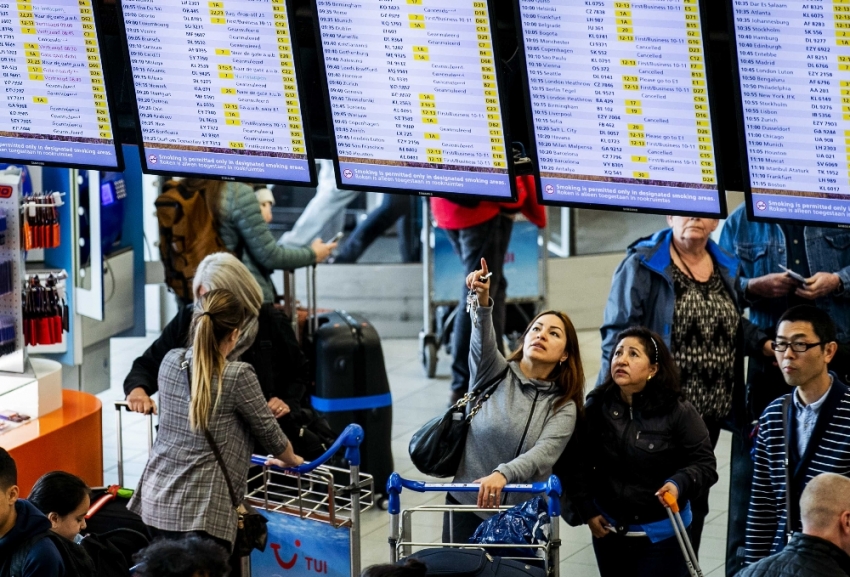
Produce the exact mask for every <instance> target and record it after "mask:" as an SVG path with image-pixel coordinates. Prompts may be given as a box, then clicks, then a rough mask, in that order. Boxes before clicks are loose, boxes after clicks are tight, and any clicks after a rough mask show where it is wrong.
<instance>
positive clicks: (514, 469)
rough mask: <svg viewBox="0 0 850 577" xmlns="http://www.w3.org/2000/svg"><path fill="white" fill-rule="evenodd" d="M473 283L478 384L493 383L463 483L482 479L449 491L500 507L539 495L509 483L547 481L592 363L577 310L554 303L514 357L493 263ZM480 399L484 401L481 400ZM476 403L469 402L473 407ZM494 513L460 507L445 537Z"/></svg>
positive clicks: (461, 500) (468, 449)
mask: <svg viewBox="0 0 850 577" xmlns="http://www.w3.org/2000/svg"><path fill="white" fill-rule="evenodd" d="M466 284H467V286H468V287H469V288H470V289H471V290H474V291H475V292H476V294H477V295H478V302H479V303H480V305H481V306H479V307H478V308H477V309H476V310H475V311H473V315H474V316H473V323H472V324H473V328H472V339H471V343H470V353H469V370H470V382H469V388H470V391H472V390H474V389H476V388H477V387H479V386H482V385H485V386H486V387H487V388H488V389H489V388H492V391H491V392H490V393H489V395H488V397H487V398H486V399H485V400H484V401H483V402H482V403H481V404H480V408H479V409H478V410H477V412H476V414H475V416H474V418H473V419H472V422H471V426H470V429H469V435H468V436H467V439H466V445H465V447H464V451H463V457H462V458H461V461H460V466H459V467H458V471H457V474H456V475H455V478H454V482H455V483H480V485H481V487H480V489H479V491H478V494H477V496H476V494H474V493H449V494H448V495H447V497H446V501H447V502H448V503H451V504H464V505H477V506H478V507H479V508H497V507H498V506H499V505H501V504H513V503H520V502H522V501H525V500H527V499H529V498H530V497H531V495H528V494H518V493H512V494H510V495H509V496H507V495H506V496H505V498H503V495H502V489H503V488H504V486H505V485H506V484H508V483H531V482H536V481H543V480H545V479H547V478H548V477H549V475H551V474H552V466H553V465H554V464H555V461H557V460H558V457H559V456H560V455H561V453H562V452H563V450H564V447H565V446H566V444H567V441H569V439H570V435H572V432H573V429H574V428H575V422H576V417H577V415H578V414H579V413H580V412H581V410H582V405H583V400H584V370H583V368H582V364H581V355H580V353H579V344H578V337H577V335H576V331H575V327H573V324H572V322H571V321H570V319H569V317H568V316H567V315H565V314H564V313H562V312H558V311H546V312H543V313H540V314H539V315H537V316H536V317H534V319H533V320H532V321H531V323H530V324H529V325H528V327H527V328H526V329H525V332H524V333H523V335H522V339H521V344H520V346H519V347H518V348H517V350H516V351H514V352H513V353H512V354H511V355H510V356H509V357H508V358H507V359H505V357H503V356H502V353H501V352H500V349H499V346H498V343H497V341H496V333H495V331H494V329H493V319H492V311H493V307H492V301H491V300H490V287H489V284H490V283H489V279H488V278H487V263H486V261H485V260H484V259H481V270H477V271H475V272H473V273H471V274H470V275H469V276H468V277H467V279H466ZM474 405H475V406H478V401H475V402H474ZM468 406H469V405H467V407H468ZM488 516H489V515H487V514H484V513H481V514H477V513H455V514H454V515H452V518H453V521H452V527H451V529H452V532H451V533H450V526H449V516H448V514H446V516H445V518H444V520H443V541H444V542H454V543H463V542H465V541H466V540H467V538H468V537H469V536H471V535H472V533H473V532H474V531H475V529H476V528H477V526H478V525H479V524H480V523H481V522H482V521H483V520H484V519H486V518H487V517H488Z"/></svg>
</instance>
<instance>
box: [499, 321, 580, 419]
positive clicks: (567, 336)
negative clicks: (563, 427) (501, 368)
mask: <svg viewBox="0 0 850 577" xmlns="http://www.w3.org/2000/svg"><path fill="white" fill-rule="evenodd" d="M546 315H553V316H556V317H558V318H559V319H560V320H561V322H562V323H564V329H565V330H564V340H565V341H566V344H565V345H564V353H566V355H567V360H566V361H564V362H563V363H559V364H558V365H557V366H555V368H554V369H552V372H551V373H550V374H549V380H551V381H552V382H554V383H557V385H558V387H559V388H560V389H561V392H562V393H563V396H562V397H561V398H560V399H559V400H558V401H557V402H556V403H555V405H554V407H553V410H555V411H557V410H558V409H560V408H561V407H563V406H564V405H566V404H567V403H568V402H569V401H573V402H574V403H575V404H576V411H578V413H581V412H582V410H583V409H584V368H583V367H582V365H581V352H580V351H579V346H578V335H577V334H576V329H575V326H573V322H572V321H571V320H570V317H568V316H567V314H566V313H562V312H561V311H543V312H542V313H540V314H538V315H537V316H536V317H534V318H533V319H531V322H530V323H528V326H527V327H525V331H524V332H523V333H522V336H521V337H520V338H519V346H518V347H517V349H516V350H515V351H514V352H513V353H511V355H510V356H509V357H508V361H521V360H522V355H523V345H524V343H525V335H527V334H528V331H530V330H531V327H533V326H534V323H536V322H537V321H538V319H539V318H540V317H545V316H546Z"/></svg>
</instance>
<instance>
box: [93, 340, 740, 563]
mask: <svg viewBox="0 0 850 577" xmlns="http://www.w3.org/2000/svg"><path fill="white" fill-rule="evenodd" d="M598 335H599V333H598V332H596V331H588V332H584V333H581V334H580V335H579V338H580V341H581V348H582V351H583V352H584V355H583V358H584V360H585V372H586V374H587V375H588V376H589V377H590V378H589V379H588V380H589V381H590V382H591V383H592V382H594V381H595V376H596V373H597V372H598V369H599V360H598V352H597V351H599V336H598ZM151 340H152V338H146V339H143V338H134V339H113V341H112V389H110V390H109V391H106V392H104V393H102V394H101V395H99V396H100V397H101V399H102V400H104V401H105V402H111V401H113V400H116V399H122V398H123V391H122V389H121V383H122V381H123V379H124V376H125V375H126V374H127V372H128V370H129V368H130V366H131V364H132V361H133V359H134V358H135V357H136V356H138V355H139V354H141V353H142V352H143V351H144V349H145V348H146V347H147V345H148V343H149V342H150V341H151ZM383 348H384V357H385V359H386V365H387V373H388V375H389V380H390V386H391V388H392V393H393V443H392V447H393V456H394V458H395V467H396V470H397V471H399V472H400V473H401V474H402V475H403V476H405V477H410V478H421V475H420V474H418V473H417V471H416V469H415V468H414V467H413V465H412V464H411V462H410V459H409V457H408V456H407V443H408V441H409V440H410V435H411V433H412V432H413V431H415V430H416V429H417V428H418V427H419V426H421V425H422V424H423V423H424V422H425V421H427V420H428V419H430V418H432V417H434V416H436V415H438V414H439V413H440V412H441V411H443V410H444V409H445V405H446V401H447V399H448V389H449V380H448V378H449V377H448V375H449V361H448V358H447V357H446V356H445V355H442V356H441V360H440V364H439V366H438V370H437V377H436V378H435V379H427V378H426V377H425V376H424V373H423V370H422V367H421V365H420V362H419V355H418V343H417V341H416V340H415V339H394V340H385V341H383ZM113 413H114V411H112V410H110V409H109V408H108V407H107V409H106V410H105V412H104V419H103V438H104V471H105V481H106V483H113V482H117V478H118V477H117V465H116V456H115V454H116V440H115V438H116V435H115V430H116V428H115V416H114V414H113ZM144 427H145V423H144V418H143V417H141V416H140V415H136V414H128V415H126V416H125V419H124V426H123V430H124V443H125V466H124V470H125V481H124V484H125V485H126V486H128V487H134V486H135V484H136V483H137V481H138V478H139V475H140V474H141V472H142V469H143V468H144V464H145V460H146V456H147V449H146V443H147V434H146V432H145V428H144ZM729 450H730V437H729V435H728V434H727V433H723V434H722V435H721V437H720V442H719V444H718V447H717V461H718V467H719V468H720V470H719V473H720V482H719V483H718V484H717V485H716V486H715V487H714V488H713V489H712V491H711V497H710V506H711V513H710V514H709V516H708V519H707V523H706V528H705V533H704V537H703V544H702V547H701V552H700V561H701V564H702V570H703V573H704V574H705V575H706V576H707V577H708V576H711V577H719V576H721V575H723V574H724V571H723V563H724V558H725V543H726V510H727V501H728V494H729ZM442 498H443V497H442V495H441V494H434V493H424V494H417V493H412V492H410V493H405V494H403V499H402V506H403V507H410V506H414V505H421V504H426V503H438V502H441V501H442ZM440 522H441V521H440V519H439V518H437V517H436V516H434V518H433V519H431V518H429V517H428V516H424V515H423V517H421V519H420V521H418V522H415V523H414V538H415V539H416V540H417V541H420V540H428V541H437V540H438V539H439V537H440ZM387 534H388V515H387V513H386V512H385V511H380V510H371V511H368V512H367V513H366V514H365V515H364V519H363V529H362V535H363V537H362V552H363V563H364V567H365V566H367V565H369V564H372V563H382V562H386V561H388V559H389V549H388V545H387ZM561 539H562V541H563V545H562V547H561V555H560V558H561V575H563V576H565V577H590V576H597V575H599V573H598V571H597V569H596V559H595V557H594V555H593V548H592V547H591V545H590V542H591V541H590V540H591V537H590V532H589V531H588V529H587V527H575V528H574V527H569V526H568V525H567V524H566V523H561Z"/></svg>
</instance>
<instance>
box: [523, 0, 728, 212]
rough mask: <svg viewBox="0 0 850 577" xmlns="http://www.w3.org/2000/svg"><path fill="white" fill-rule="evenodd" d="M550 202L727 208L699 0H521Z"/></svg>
mask: <svg viewBox="0 0 850 577" xmlns="http://www.w3.org/2000/svg"><path fill="white" fill-rule="evenodd" d="M518 2H519V15H520V20H521V26H522V39H523V45H524V50H525V67H526V70H527V81H528V84H527V89H528V93H529V101H530V104H531V117H532V119H533V125H534V137H535V144H536V150H537V157H538V165H539V171H540V184H541V186H540V192H539V194H540V196H541V200H542V202H544V203H546V204H555V205H566V206H576V207H585V208H601V209H610V210H628V211H645V212H655V213H663V214H692V215H703V216H720V215H724V214H725V210H726V208H725V200H724V199H723V197H722V195H721V194H720V186H719V182H718V175H719V171H718V169H717V162H716V159H715V153H714V146H713V142H714V139H713V137H712V121H711V110H710V106H709V94H708V70H707V64H708V58H707V55H706V51H705V44H706V41H707V34H706V33H704V28H703V22H702V20H703V16H702V14H701V12H700V5H699V2H698V0H638V1H615V0H518Z"/></svg>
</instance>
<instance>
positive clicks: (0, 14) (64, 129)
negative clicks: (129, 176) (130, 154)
mask: <svg viewBox="0 0 850 577" xmlns="http://www.w3.org/2000/svg"><path fill="white" fill-rule="evenodd" d="M0 78H2V81H3V85H2V92H0V160H2V161H4V162H13V163H16V162H19V163H27V164H39V165H48V166H50V165H59V166H67V167H74V168H91V169H98V168H100V169H105V170H121V169H123V159H122V158H121V153H120V150H119V147H118V146H117V144H116V142H115V139H114V137H113V130H112V126H113V122H112V115H111V114H110V110H109V104H108V99H107V92H106V81H105V79H104V73H103V65H102V63H101V56H100V43H99V41H98V35H97V28H96V25H95V15H94V9H93V8H92V0H15V1H13V2H3V1H0Z"/></svg>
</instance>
